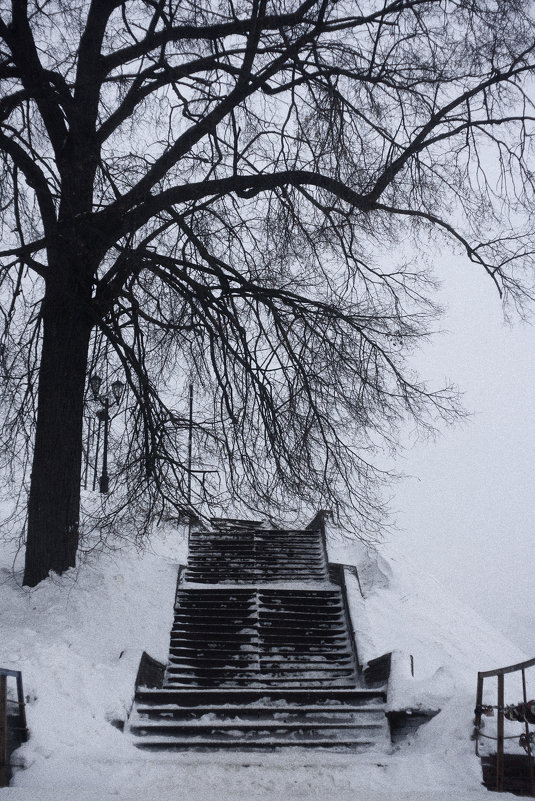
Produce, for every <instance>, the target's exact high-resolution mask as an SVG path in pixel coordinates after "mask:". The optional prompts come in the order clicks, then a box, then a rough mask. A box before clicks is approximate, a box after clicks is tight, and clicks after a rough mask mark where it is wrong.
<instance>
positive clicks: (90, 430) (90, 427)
mask: <svg viewBox="0 0 535 801" xmlns="http://www.w3.org/2000/svg"><path fill="white" fill-rule="evenodd" d="M92 440H93V418H92V417H90V418H89V419H88V421H87V446H86V449H85V470H84V489H85V490H86V489H87V480H88V476H89V456H90V453H91V443H92Z"/></svg>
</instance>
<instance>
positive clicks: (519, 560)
mask: <svg viewBox="0 0 535 801" xmlns="http://www.w3.org/2000/svg"><path fill="white" fill-rule="evenodd" d="M436 274H437V276H438V278H439V280H440V281H441V284H442V286H441V289H440V291H439V293H438V300H439V302H440V303H441V304H442V305H444V306H446V307H447V308H446V313H445V315H444V316H443V318H442V320H441V321H440V322H439V324H438V326H437V327H440V328H442V329H446V330H445V331H444V333H440V334H437V335H435V336H434V337H433V339H432V341H431V343H429V344H427V345H425V346H424V348H423V349H422V351H421V352H420V353H419V354H418V356H417V358H416V360H415V363H416V366H417V369H418V371H419V374H420V378H422V379H429V380H430V382H431V383H432V385H433V386H435V387H436V386H437V385H439V384H441V383H442V384H443V383H444V382H445V381H446V380H450V381H452V382H453V383H455V384H456V385H457V386H458V387H459V389H460V390H461V391H462V393H463V402H464V406H465V408H466V409H467V411H468V412H470V413H471V417H470V418H469V419H467V421H466V422H464V423H461V424H459V425H457V426H455V427H454V428H444V427H443V428H442V429H441V432H440V435H439V437H438V438H437V439H436V441H432V440H431V441H425V442H417V443H416V444H415V445H413V446H412V447H407V450H406V452H405V454H404V456H403V457H401V458H399V459H398V469H399V470H400V471H403V472H404V473H406V474H409V475H410V476H411V477H410V478H406V479H404V480H403V481H402V482H400V483H399V485H398V486H397V488H396V491H395V497H394V499H393V504H392V506H393V510H394V518H395V520H396V522H397V525H398V526H399V529H400V530H399V531H397V532H395V533H394V534H393V535H391V536H393V537H394V536H395V538H396V540H399V542H400V544H403V546H404V550H405V552H406V553H407V556H409V557H410V558H411V559H412V560H413V561H414V562H416V563H417V564H418V565H419V566H420V567H421V569H422V570H427V571H429V572H430V573H431V574H432V575H434V576H435V577H436V578H437V579H438V580H439V581H440V582H441V584H443V585H445V587H446V588H451V589H452V590H453V592H455V593H456V594H457V596H458V597H459V598H460V599H462V600H463V601H465V602H467V603H469V604H470V605H471V606H472V607H474V608H475V609H476V610H477V611H478V612H480V613H481V614H483V615H484V616H485V617H486V618H488V619H489V620H490V622H492V623H493V624H494V625H495V626H496V627H497V628H499V629H501V630H502V631H503V632H504V633H505V634H506V635H507V636H509V638H510V639H511V640H513V642H515V643H516V644H518V645H519V646H520V647H521V648H523V649H524V650H525V651H526V652H527V654H528V656H535V626H534V621H535V586H534V581H533V576H534V572H535V570H534V558H533V557H534V552H535V545H534V538H533V534H534V528H535V526H534V523H533V516H534V509H533V501H534V484H535V479H534V462H535V349H534V344H535V328H533V327H531V326H530V325H529V324H526V323H522V322H520V321H518V320H515V322H514V324H513V325H512V326H510V325H507V324H505V323H504V317H503V311H502V307H501V302H500V298H499V296H498V293H497V290H496V288H495V287H494V284H493V283H492V281H491V279H490V278H489V276H487V275H486V274H485V273H484V272H483V271H482V270H481V269H478V268H477V267H476V266H475V265H472V264H470V263H469V262H467V261H466V260H464V259H463V258H462V257H458V258H448V257H442V258H440V259H439V260H438V262H437V272H436ZM408 441H409V442H410V437H409V438H408Z"/></svg>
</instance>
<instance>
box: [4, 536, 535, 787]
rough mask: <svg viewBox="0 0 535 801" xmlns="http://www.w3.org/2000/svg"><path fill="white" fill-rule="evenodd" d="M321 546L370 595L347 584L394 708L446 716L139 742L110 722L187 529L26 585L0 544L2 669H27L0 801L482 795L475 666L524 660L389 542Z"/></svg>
mask: <svg viewBox="0 0 535 801" xmlns="http://www.w3.org/2000/svg"><path fill="white" fill-rule="evenodd" d="M329 548H330V558H331V560H332V561H339V562H343V563H347V564H357V565H358V568H359V574H360V580H361V588H362V594H363V595H364V598H363V597H362V595H361V592H360V590H359V587H358V585H357V582H356V580H354V579H351V578H349V579H348V585H349V591H350V605H351V611H352V616H353V623H354V628H355V629H356V632H357V637H358V647H359V656H360V659H361V661H367V660H369V659H372V658H374V657H377V656H380V655H382V654H384V653H386V652H390V651H393V652H394V659H393V669H392V677H391V685H390V692H389V705H390V707H391V708H392V709H402V708H406V707H409V708H412V709H414V710H418V709H425V710H429V709H435V710H436V709H440V710H441V711H440V713H439V714H438V715H436V717H434V718H433V719H432V720H431V721H430V722H429V723H427V724H425V725H424V726H422V727H421V728H420V729H419V730H418V732H417V733H416V734H414V735H412V736H411V737H409V738H407V739H406V740H405V741H403V742H401V743H399V744H397V745H396V746H394V747H393V749H392V752H391V753H367V754H363V755H358V756H356V755H351V754H332V753H328V752H322V753H318V752H316V753H315V752H311V751H299V750H288V751H284V752H282V753H276V754H258V753H242V754H236V753H234V754H233V753H217V754H188V753H185V754H178V755H177V754H169V755H167V754H163V755H162V754H154V755H152V754H147V753H143V752H141V751H139V750H137V749H135V748H134V746H133V745H132V744H131V742H130V740H129V738H128V735H124V734H123V733H122V732H121V731H120V730H119V729H118V728H116V727H115V726H114V725H112V723H111V721H118V720H124V719H125V718H126V716H127V714H128V710H129V708H130V706H131V703H132V699H133V689H134V681H135V677H136V672H137V668H138V665H139V658H140V655H141V652H142V651H143V650H145V651H147V652H148V653H149V654H151V656H153V657H155V658H157V659H160V660H162V661H164V660H165V659H166V656H167V650H168V645H169V630H170V627H171V622H172V613H173V599H174V592H175V583H176V576H177V568H178V564H179V563H184V562H185V560H186V543H185V539H184V536H183V535H180V534H179V532H176V531H173V530H170V529H168V530H167V531H164V532H161V534H160V535H159V536H157V537H156V538H155V539H154V540H153V542H152V545H151V547H150V549H149V550H147V551H145V552H144V553H140V552H138V551H137V550H136V549H135V548H134V547H133V546H127V545H125V546H123V547H122V548H121V549H120V550H117V551H115V552H113V553H110V552H103V553H94V554H92V555H91V556H90V557H89V558H88V559H87V560H86V562H85V563H84V564H83V565H82V566H81V567H80V568H79V569H78V570H77V571H74V570H73V571H70V573H68V574H66V575H64V576H62V577H60V578H58V577H52V578H49V579H48V580H46V581H45V582H42V583H41V584H40V585H39V586H38V587H37V588H35V589H34V590H31V591H30V590H28V589H26V588H25V589H22V588H21V586H20V583H21V574H20V572H18V571H17V570H16V569H15V570H13V568H12V564H13V553H12V552H11V550H10V546H8V545H0V603H1V608H2V616H1V620H0V666H2V667H7V668H12V669H16V670H22V672H23V679H24V690H25V694H26V695H27V697H28V699H29V703H28V707H27V715H28V724H29V728H30V739H29V741H28V742H27V743H26V744H25V745H24V746H23V747H22V748H21V749H20V750H19V751H18V752H17V753H16V755H15V756H16V758H17V760H18V761H19V762H20V763H21V764H24V766H25V767H24V769H23V770H19V771H17V773H16V775H15V777H14V779H13V782H12V786H11V787H9V788H5V789H0V801H4V799H5V800H6V801H11V800H13V801H41V799H42V801H49V799H50V801H51V800H52V799H54V801H67V799H69V801H71V799H79V800H80V801H89V800H91V801H97V800H98V801H100V799H108V798H109V799H112V798H113V799H121V800H122V799H124V801H127V800H128V801H137V800H138V799H139V800H140V801H141V800H142V801H153V799H154V801H167V799H171V798H172V799H174V801H176V799H180V801H197V799H199V800H200V799H203V801H204V800H205V799H217V801H227V799H228V801H230V799H232V801H241V800H242V799H243V800H244V801H245V799H247V800H248V801H264V799H265V800H266V801H267V799H270V800H271V799H273V800H274V799H277V801H278V799H285V800H286V799H288V801H291V800H292V799H311V800H312V799H322V801H323V800H324V799H337V800H338V799H340V801H345V800H346V799H351V801H360V800H361V799H362V801H364V800H366V801H386V799H389V800H390V799H403V801H419V800H420V799H422V800H423V799H431V800H433V799H435V801H446V799H447V800H448V801H450V799H455V801H463V799H467V801H468V799H474V800H475V799H488V793H487V791H486V790H485V789H484V788H483V787H482V786H481V784H480V783H481V769H480V765H479V761H478V760H477V759H476V757H475V755H474V743H473V741H472V740H471V734H472V719H473V708H474V701H475V697H474V696H475V688H476V678H477V671H478V670H487V669H492V668H495V667H499V666H502V665H506V664H510V663H513V662H517V661H521V660H523V659H526V658H528V657H529V656H532V655H531V654H528V655H526V654H523V653H522V652H520V651H519V650H518V649H517V648H516V647H515V646H513V645H512V644H511V643H510V642H509V641H508V640H507V639H505V638H504V637H503V636H502V635H501V634H499V633H497V632H496V630H495V629H493V627H492V626H491V625H490V624H489V623H488V622H486V621H484V620H483V619H482V618H481V617H479V616H478V615H477V614H476V613H475V612H473V611H472V610H471V609H469V608H467V607H465V606H463V605H462V604H459V603H458V602H456V600H455V598H453V597H451V593H450V592H449V591H448V588H447V587H441V586H439V585H438V584H437V583H436V582H435V581H434V580H433V578H432V577H430V576H426V575H422V574H421V572H419V571H418V570H417V569H416V568H414V567H413V566H412V565H411V564H410V563H409V562H408V561H407V559H406V558H405V557H404V555H403V554H402V553H401V552H399V550H396V546H395V543H390V544H389V545H388V546H385V547H384V548H383V549H382V550H381V553H380V554H378V553H376V552H373V551H371V550H369V551H368V550H367V549H366V548H364V547H363V546H362V545H360V544H358V543H352V542H349V541H348V540H345V539H343V538H340V539H337V538H336V537H334V538H333V540H332V542H330V546H329ZM411 655H412V657H413V664H414V677H413V676H412V675H411V670H410V664H411V661H410V657H411ZM531 689H532V691H533V693H532V694H530V697H532V696H533V695H535V684H534V685H533V686H532V687H531ZM528 692H529V688H528ZM509 693H510V697H508V698H507V699H506V700H507V701H510V702H515V701H519V700H520V697H518V698H517V697H516V696H517V694H518V693H517V689H516V688H513V687H512V686H511V688H510V690H509ZM487 700H488V702H489V703H491V702H492V701H493V700H494V699H493V698H492V696H491V695H489V696H488V699H487ZM494 702H495V700H494ZM507 797H509V796H507ZM511 797H512V796H511Z"/></svg>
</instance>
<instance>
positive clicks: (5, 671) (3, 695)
mask: <svg viewBox="0 0 535 801" xmlns="http://www.w3.org/2000/svg"><path fill="white" fill-rule="evenodd" d="M8 678H14V679H15V680H16V682H17V702H16V703H17V704H18V708H19V725H18V726H17V730H18V731H19V733H20V734H19V736H20V739H21V740H22V741H23V742H24V741H25V740H26V739H27V738H28V728H27V725H26V706H25V703H24V690H23V687H22V673H21V671H20V670H10V669H9V668H0V787H5V786H6V785H7V784H8V767H9V765H8V748H7V740H8V736H7V717H8V716H7V702H8V697H7V679H8Z"/></svg>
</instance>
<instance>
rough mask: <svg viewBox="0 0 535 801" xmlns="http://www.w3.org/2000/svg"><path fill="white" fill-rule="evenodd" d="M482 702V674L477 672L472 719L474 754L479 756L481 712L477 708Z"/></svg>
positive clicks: (479, 707)
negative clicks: (474, 733) (474, 742)
mask: <svg viewBox="0 0 535 801" xmlns="http://www.w3.org/2000/svg"><path fill="white" fill-rule="evenodd" d="M482 703H483V676H482V675H481V673H478V674H477V694H476V716H475V720H474V725H475V728H476V756H479V729H480V727H481V712H478V711H477V710H479V709H481V705H482Z"/></svg>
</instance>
